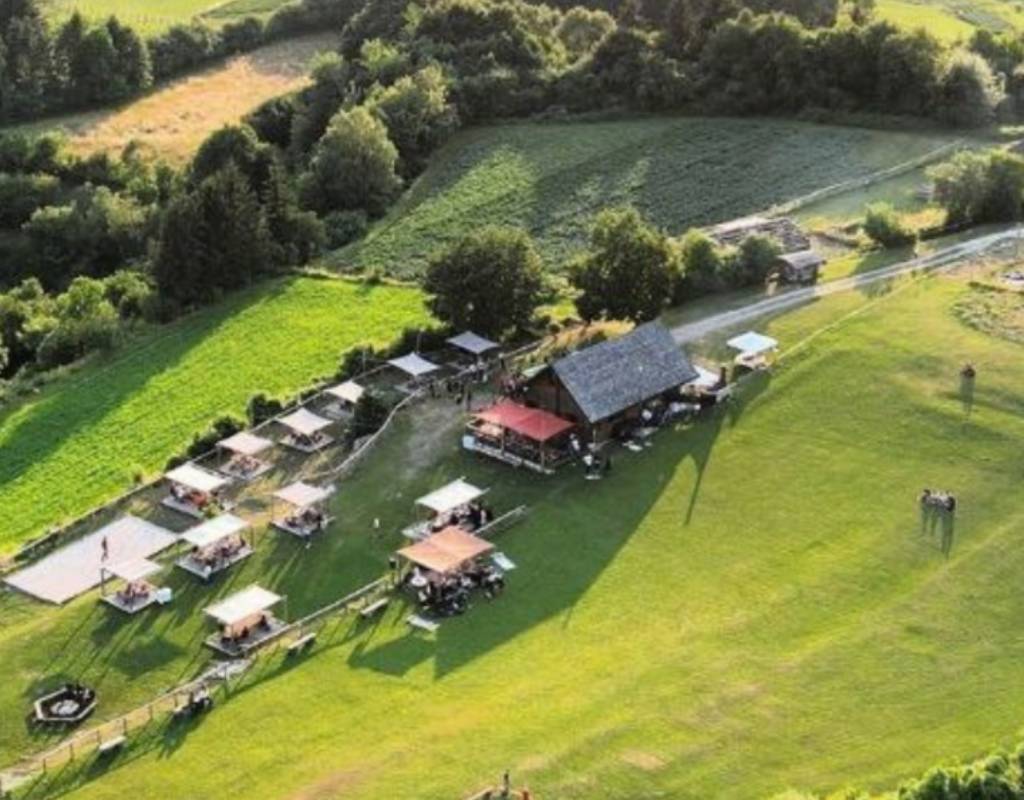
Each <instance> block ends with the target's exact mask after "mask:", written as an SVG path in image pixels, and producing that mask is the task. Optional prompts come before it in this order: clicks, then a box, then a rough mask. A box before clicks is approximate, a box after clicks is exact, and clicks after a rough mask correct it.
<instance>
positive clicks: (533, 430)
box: [462, 400, 576, 473]
mask: <svg viewBox="0 0 1024 800" xmlns="http://www.w3.org/2000/svg"><path fill="white" fill-rule="evenodd" d="M575 427H576V424H575V423H574V422H570V421H569V420H566V419H562V418H561V417H558V416H556V415H554V414H552V413H550V412H549V411H545V410H543V409H540V408H530V407H528V406H525V405H522V404H520V403H516V402H514V401H512V400H501V401H499V402H498V403H496V404H495V405H493V406H491V407H490V408H485V409H484V410H483V411H478V412H477V413H476V414H474V415H473V416H472V418H471V419H470V421H469V424H468V425H467V426H466V432H465V434H464V435H463V437H462V446H463V447H464V448H465V449H466V450H471V451H473V452H475V453H481V454H483V455H486V456H490V457H491V458H495V459H497V460H499V461H504V462H505V463H506V464H511V465H512V466H516V467H527V468H529V469H533V470H535V471H537V472H545V473H549V472H551V471H552V470H553V469H554V467H555V466H557V465H558V463H559V462H560V461H561V460H562V459H564V458H565V456H566V453H567V450H566V446H567V444H566V443H567V439H568V435H569V431H571V430H572V429H573V428H575Z"/></svg>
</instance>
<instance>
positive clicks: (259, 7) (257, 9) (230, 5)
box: [46, 0, 290, 35]
mask: <svg viewBox="0 0 1024 800" xmlns="http://www.w3.org/2000/svg"><path fill="white" fill-rule="evenodd" d="M289 1H290V0H221V2H217V0H163V2H160V3H153V2H152V0H47V3H46V10H47V14H48V16H49V17H50V18H51V19H52V20H54V21H55V22H60V21H61V20H63V19H65V18H66V17H68V16H69V15H70V14H71V12H72V11H78V12H80V13H81V14H82V15H83V16H84V17H85V18H86V19H89V20H102V19H105V18H106V17H109V16H110V15H111V14H114V15H116V16H117V18H118V19H120V20H121V21H122V22H125V23H127V24H129V25H131V26H132V27H133V28H135V29H136V30H137V31H139V32H140V33H142V34H145V35H149V34H155V33H160V32H161V31H163V30H166V29H167V28H170V27H171V26H172V25H178V24H182V23H188V22H190V21H191V20H193V19H195V18H196V17H200V18H206V19H207V21H209V22H211V23H224V22H232V21H234V20H240V19H243V18H244V17H247V16H257V17H259V16H265V15H267V14H270V13H271V12H273V11H276V10H277V9H278V8H280V7H281V6H283V5H286V4H287V3H288V2H289Z"/></svg>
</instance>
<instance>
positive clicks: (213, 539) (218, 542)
mask: <svg viewBox="0 0 1024 800" xmlns="http://www.w3.org/2000/svg"><path fill="white" fill-rule="evenodd" d="M250 529H251V526H250V524H249V523H248V522H246V521H245V520H244V519H241V518H240V517H236V516H235V515H234V514H221V515H220V516H218V517H214V518H213V519H210V520H207V521H206V522H204V523H202V524H201V525H197V526H196V527H194V528H192V529H191V530H187V531H185V533H183V534H182V536H181V541H182V542H183V543H184V544H186V545H188V546H189V548H190V549H189V552H188V553H186V554H185V555H183V556H182V557H181V558H179V559H178V560H177V561H176V562H175V563H176V564H177V566H179V567H181V568H182V569H183V570H185V571H186V572H191V573H192V574H193V575H196V576H198V577H200V578H202V579H204V580H208V579H209V578H210V577H211V576H212V575H216V574H217V573H218V572H223V571H224V570H226V569H228V568H229V567H232V566H234V565H235V564H237V563H238V562H239V561H243V560H244V559H246V558H248V557H249V556H251V555H252V554H253V548H252V543H251V542H249V541H248V540H246V538H245V534H246V531H250Z"/></svg>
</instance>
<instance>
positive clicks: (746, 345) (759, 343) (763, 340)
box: [727, 331, 779, 356]
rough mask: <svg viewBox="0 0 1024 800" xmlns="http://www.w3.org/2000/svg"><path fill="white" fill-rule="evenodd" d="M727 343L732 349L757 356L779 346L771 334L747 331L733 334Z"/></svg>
mask: <svg viewBox="0 0 1024 800" xmlns="http://www.w3.org/2000/svg"><path fill="white" fill-rule="evenodd" d="M727 344H728V345H729V347H731V348H732V349H733V350H739V351H740V352H741V353H743V355H747V356H759V355H761V354H762V353H767V352H769V351H770V350H774V349H776V348H777V347H778V346H779V343H778V342H777V341H776V340H775V339H773V338H772V337H771V336H765V335H764V334H761V333H755V332H754V331H748V332H747V333H744V334H741V335H740V336H735V337H733V338H732V339H730V340H729V341H728V342H727Z"/></svg>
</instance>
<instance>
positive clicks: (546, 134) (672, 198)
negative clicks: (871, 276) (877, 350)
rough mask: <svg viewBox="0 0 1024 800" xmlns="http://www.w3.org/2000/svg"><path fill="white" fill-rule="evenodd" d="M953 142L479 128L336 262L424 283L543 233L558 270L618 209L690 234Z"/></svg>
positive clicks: (725, 131) (647, 127)
mask: <svg viewBox="0 0 1024 800" xmlns="http://www.w3.org/2000/svg"><path fill="white" fill-rule="evenodd" d="M951 140H952V137H951V136H949V135H948V134H938V133H936V134H921V133H893V132H884V131H869V130H862V129H854V128H840V127H833V126H820V125H811V124H804V123H797V122H784V121H777V120H757V119H749V120H733V119H673V118H649V119H639V120H631V121H623V122H595V123H559V124H523V125H508V126H504V127H494V128H481V129H475V130H471V131H468V132H466V133H464V134H462V135H460V136H459V137H457V138H456V140H455V141H453V142H451V143H450V144H449V145H448V146H447V147H446V148H445V149H444V150H443V151H442V152H441V153H440V154H439V155H438V156H437V157H436V158H435V159H434V161H433V164H432V166H431V167H430V168H429V169H428V171H427V172H426V174H425V175H423V176H422V178H421V179H420V180H419V181H418V182H417V183H416V184H415V185H414V186H413V187H412V188H411V190H410V191H409V192H408V194H407V195H406V197H405V198H404V199H403V200H402V201H401V202H400V203H399V205H398V207H397V208H396V209H395V210H394V211H393V212H392V213H391V214H390V215H389V216H388V217H387V218H385V219H384V220H383V221H382V222H381V223H380V224H379V225H377V226H376V227H375V228H374V229H373V230H372V231H371V233H370V235H369V236H368V238H367V239H366V240H365V241H363V242H360V243H358V244H357V245H355V246H352V247H349V248H348V249H346V250H342V251H339V252H338V253H337V254H335V256H334V257H333V261H332V263H334V264H335V265H337V266H338V267H340V268H343V269H353V268H379V269H383V270H385V271H388V272H392V273H395V274H399V275H402V276H411V275H415V274H417V273H418V272H420V271H421V270H422V268H423V266H424V264H425V261H426V259H427V258H428V257H429V255H430V253H431V252H432V251H434V250H435V249H436V248H437V247H438V246H440V245H442V244H444V243H445V242H449V241H452V240H453V239H455V238H457V237H459V236H460V235H463V234H465V233H466V232H467V231H470V230H472V229H474V228H476V227H478V226H480V225H483V224H489V223H493V224H513V225H520V226H523V227H525V228H527V229H529V230H530V231H531V232H532V233H533V234H534V236H536V237H537V239H538V241H539V243H540V245H541V247H542V250H543V255H544V256H545V258H546V259H547V262H548V266H549V267H550V268H551V269H553V270H555V271H558V270H560V269H562V268H563V267H564V265H565V263H566V261H567V259H568V257H569V256H570V255H571V253H572V252H573V251H574V250H575V249H576V248H578V247H580V246H581V244H583V243H584V242H585V240H586V236H587V230H588V227H589V224H590V221H591V220H592V218H593V216H594V215H595V214H596V213H597V212H598V211H600V210H601V209H602V208H604V207H606V206H609V205H614V204H621V203H632V204H634V205H636V206H637V207H638V208H640V209H641V210H642V211H643V212H644V213H645V214H647V215H648V216H649V217H650V218H651V219H652V220H653V221H654V222H655V223H657V224H658V225H660V226H662V227H663V228H665V229H666V230H667V231H669V232H670V233H672V234H678V233H681V232H683V231H685V230H686V229H687V228H689V227H692V226H695V225H706V224H710V223H714V222H721V221H724V220H727V219H731V218H734V217H738V216H742V215H745V214H750V213H753V212H757V211H761V210H763V209H765V208H767V207H768V206H771V205H773V204H775V203H779V202H782V201H785V200H790V199H792V198H794V197H798V196H801V195H803V194H806V193H809V192H812V191H814V190H816V189H820V188H822V187H825V186H830V185H832V184H836V183H841V182H843V181H847V180H851V179H854V178H858V177H862V176H865V175H868V174H871V173H873V172H876V171H878V170H881V169H885V168H888V167H892V166H894V165H896V164H900V163H903V162H905V161H908V160H911V159H913V158H916V157H919V156H921V155H923V154H925V153H928V152H931V151H932V150H934V149H936V148H938V147H940V146H942V145H944V144H946V143H948V142H949V141H951Z"/></svg>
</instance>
